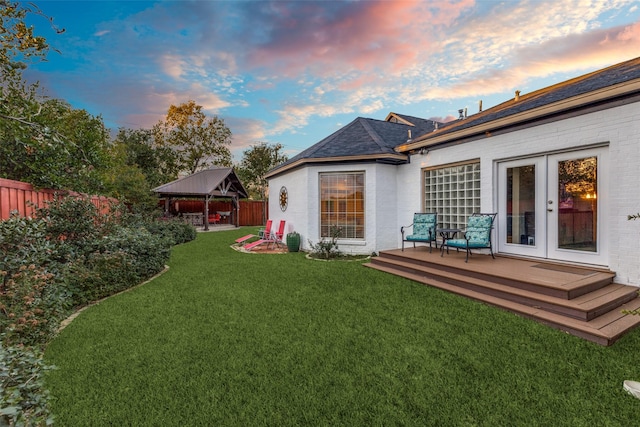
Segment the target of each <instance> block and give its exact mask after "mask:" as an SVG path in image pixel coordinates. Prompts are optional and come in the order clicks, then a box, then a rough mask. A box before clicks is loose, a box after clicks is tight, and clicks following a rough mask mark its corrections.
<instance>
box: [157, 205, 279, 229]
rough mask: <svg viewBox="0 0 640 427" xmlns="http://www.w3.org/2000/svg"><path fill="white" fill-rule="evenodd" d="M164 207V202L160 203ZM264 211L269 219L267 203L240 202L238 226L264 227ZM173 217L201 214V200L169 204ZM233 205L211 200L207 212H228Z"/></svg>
mask: <svg viewBox="0 0 640 427" xmlns="http://www.w3.org/2000/svg"><path fill="white" fill-rule="evenodd" d="M160 205H161V206H164V202H161V203H160ZM263 209H264V210H265V217H266V218H269V203H268V202H267V201H261V200H240V209H239V212H238V225H240V226H254V225H264V223H265V220H264V219H263V218H262V210H263ZM170 210H171V213H172V214H173V215H179V214H185V213H201V212H204V202H203V201H202V200H182V199H176V200H175V201H173V202H172V203H171V207H170ZM232 210H233V205H232V204H231V201H229V200H213V201H211V202H209V212H210V213H216V212H230V211H232Z"/></svg>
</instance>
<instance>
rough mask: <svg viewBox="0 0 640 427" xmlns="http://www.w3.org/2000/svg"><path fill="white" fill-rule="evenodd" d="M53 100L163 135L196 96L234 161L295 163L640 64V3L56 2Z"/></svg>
mask: <svg viewBox="0 0 640 427" xmlns="http://www.w3.org/2000/svg"><path fill="white" fill-rule="evenodd" d="M34 2H35V4H36V6H38V7H39V8H40V10H41V11H42V12H43V13H44V14H45V15H47V16H49V17H51V18H53V24H54V26H55V27H57V28H58V29H64V30H65V31H64V32H63V33H61V34H58V33H57V32H56V31H55V29H56V28H54V27H52V26H51V25H50V23H49V21H48V20H46V19H44V18H41V17H35V16H34V17H31V18H30V19H29V21H28V23H29V24H30V25H32V26H34V28H35V32H36V34H38V35H43V36H45V37H46V38H47V41H48V42H49V44H50V46H51V47H52V48H55V49H56V50H57V51H58V52H54V51H51V52H50V53H49V55H48V57H47V61H46V62H40V63H35V64H31V65H30V67H29V68H28V70H27V72H26V74H25V75H26V76H27V78H28V79H29V80H31V81H39V82H40V86H41V87H42V88H43V89H44V92H45V94H46V95H47V96H50V97H54V98H59V99H64V100H66V101H67V102H69V103H70V104H71V105H72V106H73V107H74V108H80V109H85V110H87V111H88V112H89V113H91V114H93V115H96V116H97V115H100V116H101V117H102V118H103V120H104V122H105V124H106V126H107V127H108V128H110V129H111V130H112V132H114V133H115V132H116V131H117V130H118V129H119V128H129V129H139V128H145V129H150V128H151V127H152V126H153V125H154V124H155V123H157V122H158V121H159V120H162V119H164V117H166V114H167V111H168V109H169V106H170V105H178V104H181V103H184V102H187V101H189V100H194V101H195V102H196V103H197V104H198V105H201V106H202V107H203V110H204V111H205V113H206V114H207V115H208V116H210V117H213V116H218V117H220V118H222V119H223V120H224V122H225V124H226V125H227V126H228V127H229V128H230V129H231V132H232V134H233V142H232V145H231V147H230V148H231V151H232V153H233V155H234V160H235V161H240V159H241V158H242V153H243V151H244V150H246V149H248V148H250V147H251V146H252V145H256V144H259V143H261V142H266V143H268V144H276V143H280V144H282V145H283V147H284V151H285V153H286V154H287V155H288V156H289V157H292V156H294V155H295V154H297V153H299V152H300V151H302V150H304V149H306V148H308V147H310V146H311V145H313V144H315V143H316V142H318V141H320V140H322V139H323V138H325V137H327V136H329V135H330V134H332V133H333V132H335V131H337V130H338V129H340V128H341V127H343V126H345V125H347V124H348V123H350V122H351V121H353V120H354V119H356V118H357V117H369V118H374V119H379V120H384V119H385V117H386V116H387V115H388V114H389V113H390V112H395V113H400V114H406V115H410V116H416V117H421V118H425V119H434V120H439V121H447V120H452V119H455V118H457V117H458V110H459V109H462V108H467V111H468V114H469V115H471V114H473V113H476V112H477V111H478V107H479V102H480V101H482V106H483V109H487V108H490V107H492V106H494V105H497V104H500V103H501V102H504V101H507V100H508V99H510V98H513V96H514V92H515V91H516V90H519V91H520V92H521V93H522V94H526V93H528V92H532V91H534V90H537V89H540V88H543V87H546V86H549V85H552V84H555V83H558V82H562V81H564V80H567V79H570V78H573V77H577V76H580V75H582V74H585V73H588V72H591V71H595V70H598V69H601V68H604V67H607V66H610V65H614V64H617V63H619V62H622V61H625V60H628V59H632V58H635V57H638V56H640V1H630V0H529V1H515V0H514V1H512V0H506V1H493V0H476V1H474V0H451V1H411V0H383V1H373V0H361V1H307V0H298V1H285V0H278V1H266V0H265V1H213V0H211V1H205V0H200V1H100V0H92V1H46V0H35V1H34Z"/></svg>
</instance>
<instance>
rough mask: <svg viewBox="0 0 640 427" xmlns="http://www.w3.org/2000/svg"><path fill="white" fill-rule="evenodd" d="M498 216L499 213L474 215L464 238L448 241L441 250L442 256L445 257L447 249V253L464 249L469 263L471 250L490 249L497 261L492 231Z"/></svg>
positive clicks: (465, 230)
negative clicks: (452, 249) (492, 244)
mask: <svg viewBox="0 0 640 427" xmlns="http://www.w3.org/2000/svg"><path fill="white" fill-rule="evenodd" d="M496 215H497V213H474V214H472V215H471V216H470V217H469V219H468V220H467V227H466V228H465V229H464V236H463V238H459V239H447V240H446V241H445V242H444V243H443V245H442V247H441V248H440V256H443V255H444V250H445V248H446V249H447V251H448V250H449V248H456V251H457V250H459V249H464V250H465V251H466V252H467V257H466V259H465V260H464V262H468V261H469V255H471V249H489V251H490V252H491V258H493V259H495V258H496V257H495V256H494V255H493V247H492V246H491V229H492V228H493V221H494V220H495V218H496Z"/></svg>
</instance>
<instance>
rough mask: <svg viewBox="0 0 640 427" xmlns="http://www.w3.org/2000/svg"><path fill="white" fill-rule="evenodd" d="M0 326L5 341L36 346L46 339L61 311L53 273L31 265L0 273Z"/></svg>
mask: <svg viewBox="0 0 640 427" xmlns="http://www.w3.org/2000/svg"><path fill="white" fill-rule="evenodd" d="M0 276H2V279H3V280H2V283H1V284H0V329H2V330H3V331H5V337H4V339H5V342H6V343H13V344H21V345H38V344H41V343H43V342H46V341H47V340H48V339H49V338H50V337H51V336H53V334H54V333H55V330H56V328H57V326H58V319H59V318H60V317H61V316H62V315H63V313H64V312H65V310H64V298H63V297H61V295H60V294H59V293H58V291H59V287H57V286H56V284H55V282H54V275H53V274H51V273H48V272H46V271H45V270H44V269H41V268H38V267H36V266H35V265H33V264H32V265H30V266H29V267H25V266H22V267H21V268H20V270H19V271H18V272H17V273H13V274H9V273H7V272H6V271H2V272H0Z"/></svg>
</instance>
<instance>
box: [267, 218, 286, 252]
mask: <svg viewBox="0 0 640 427" xmlns="http://www.w3.org/2000/svg"><path fill="white" fill-rule="evenodd" d="M285 224H286V221H284V220H280V224H278V231H276V232H275V233H271V236H270V237H271V238H270V240H271V241H272V242H273V243H274V246H275V245H277V246H278V247H280V243H283V241H282V238H283V237H284V226H285Z"/></svg>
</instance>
